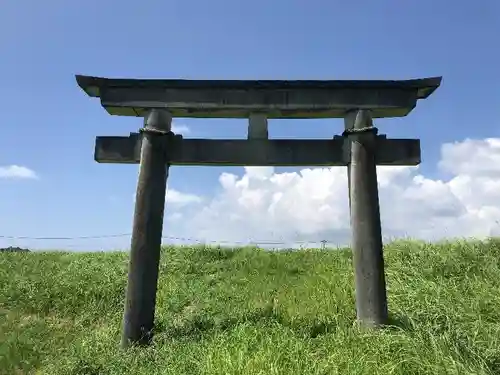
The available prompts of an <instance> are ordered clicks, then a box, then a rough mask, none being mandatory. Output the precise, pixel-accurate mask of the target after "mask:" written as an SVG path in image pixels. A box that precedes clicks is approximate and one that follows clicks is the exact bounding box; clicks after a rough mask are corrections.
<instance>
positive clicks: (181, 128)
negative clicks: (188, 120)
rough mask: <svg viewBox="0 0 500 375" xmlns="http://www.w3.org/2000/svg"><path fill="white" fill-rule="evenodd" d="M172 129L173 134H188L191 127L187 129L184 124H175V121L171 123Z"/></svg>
mask: <svg viewBox="0 0 500 375" xmlns="http://www.w3.org/2000/svg"><path fill="white" fill-rule="evenodd" d="M172 131H173V132H174V133H175V134H189V133H191V129H189V128H188V127H187V126H186V125H182V124H179V125H178V124H176V123H172Z"/></svg>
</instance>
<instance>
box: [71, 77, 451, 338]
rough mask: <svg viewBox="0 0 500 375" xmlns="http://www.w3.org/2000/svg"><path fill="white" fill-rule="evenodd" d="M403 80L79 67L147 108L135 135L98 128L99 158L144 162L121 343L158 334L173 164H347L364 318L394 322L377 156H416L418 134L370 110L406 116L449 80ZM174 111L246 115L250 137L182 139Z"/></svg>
mask: <svg viewBox="0 0 500 375" xmlns="http://www.w3.org/2000/svg"><path fill="white" fill-rule="evenodd" d="M441 79H442V78H441V77H433V78H425V79H414V80H405V81H381V80H379V81H375V80H371V81H208V80H170V79H169V80H154V79H108V78H99V77H90V76H81V75H77V76H76V80H77V83H78V85H79V86H80V87H81V88H82V89H83V90H84V91H85V92H86V93H87V94H88V95H89V96H91V97H98V98H100V99H101V105H102V106H103V107H104V108H105V109H106V110H107V111H108V113H109V114H112V115H119V116H136V117H144V128H142V129H140V131H139V133H131V134H130V135H129V136H124V137H123V136H121V137H120V136H119V137H116V136H111V137H109V136H106V137H97V138H96V146H95V160H96V161H97V162H99V163H130V164H140V168H139V170H140V172H139V181H138V185H137V194H136V203H135V214H134V224H133V233H132V243H131V252H130V265H129V273H128V285H127V296H126V303H125V313H124V320H123V336H122V346H123V347H128V346H130V345H133V344H148V343H150V341H151V339H152V330H153V327H154V310H155V304H156V290H157V282H158V267H159V258H160V246H161V237H162V227H163V212H164V206H165V193H166V181H167V177H168V170H169V167H170V165H232V166H235V165H241V166H347V170H348V177H349V205H350V212H351V228H352V251H353V263H354V272H355V287H356V311H357V320H358V321H359V322H360V323H362V324H363V325H366V326H380V325H383V324H385V323H387V320H388V312H387V296H386V286H385V276H384V260H383V253H382V234H381V224H380V210H379V200H378V187H377V172H376V165H418V164H419V163H420V140H419V139H387V138H386V136H385V135H377V129H376V128H375V127H373V124H372V118H383V117H403V116H406V115H407V114H408V113H410V112H411V111H412V109H413V108H415V106H416V104H417V100H418V99H425V98H427V97H428V96H429V95H431V94H432V93H433V92H434V91H435V90H436V89H437V88H438V87H439V85H440V84H441ZM172 117H197V118H248V119H249V125H248V139H247V140H234V139H229V140H226V139H223V140H214V139H183V137H182V135H176V134H174V133H173V132H172V131H171V122H172ZM276 118H282V119H306V118H343V119H344V127H345V131H344V132H343V134H342V135H339V136H333V137H332V139H327V140H319V139H318V140H302V139H297V140H271V139H268V130H267V120H268V119H276Z"/></svg>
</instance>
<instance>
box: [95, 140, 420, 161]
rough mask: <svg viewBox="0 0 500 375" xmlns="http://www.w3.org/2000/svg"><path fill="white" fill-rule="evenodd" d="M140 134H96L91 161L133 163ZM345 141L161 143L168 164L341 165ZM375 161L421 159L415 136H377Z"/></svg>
mask: <svg viewBox="0 0 500 375" xmlns="http://www.w3.org/2000/svg"><path fill="white" fill-rule="evenodd" d="M141 139H142V138H141V136H140V135H139V134H138V133H131V134H130V136H129V137H115V136H111V137H110V136H105V137H97V138H96V145H95V155H94V157H95V160H96V161H97V162H99V163H117V164H138V163H139V162H140V149H141ZM349 145H350V141H348V140H347V139H345V138H343V137H336V138H335V139H331V140H319V139H318V140H285V139H274V140H260V139H253V140H239V139H238V140H233V139H231V140H226V139H182V137H180V136H176V137H174V138H171V139H170V140H169V141H168V144H167V145H166V148H167V150H168V151H167V152H168V160H169V164H172V165H226V166H346V165H347V164H348V162H349V160H350V147H349ZM376 163H377V164H378V165H418V164H420V140H419V139H387V138H385V137H384V136H379V137H378V138H377V152H376Z"/></svg>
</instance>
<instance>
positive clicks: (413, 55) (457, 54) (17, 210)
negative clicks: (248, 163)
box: [0, 0, 500, 247]
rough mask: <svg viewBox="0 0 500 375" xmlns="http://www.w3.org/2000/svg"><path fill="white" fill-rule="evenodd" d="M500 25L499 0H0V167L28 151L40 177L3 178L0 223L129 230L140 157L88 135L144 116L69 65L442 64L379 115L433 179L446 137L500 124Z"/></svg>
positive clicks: (181, 174) (273, 67)
mask: <svg viewBox="0 0 500 375" xmlns="http://www.w3.org/2000/svg"><path fill="white" fill-rule="evenodd" d="M499 38H500V3H499V2H498V1H494V0H482V1H477V2H472V1H454V2H452V1H430V0H422V1H418V2H417V1H414V2H410V1H408V2H403V1H396V0H392V1H389V0H382V1H377V2H368V1H324V0H322V1H313V0H310V1H307V2H306V1H284V0H275V1H272V2H270V1H262V0H253V1H251V2H250V1H248V2H236V1H227V0H226V1H190V0H183V1H152V0H144V1H142V2H132V1H130V0H125V1H121V2H118V1H115V2H111V1H109V2H103V1H97V0H87V1H84V2H83V1H82V2H69V1H62V0H50V1H45V2H42V1H34V0H32V1H27V0H15V1H14V0H7V1H4V2H2V9H1V12H0V47H1V51H2V58H1V59H0V76H1V79H0V82H1V84H0V99H1V103H2V105H3V108H4V110H3V111H2V114H3V115H2V136H1V137H0V167H1V166H4V167H6V166H10V165H19V166H25V167H27V168H30V169H31V170H33V171H35V172H36V174H37V175H38V176H39V178H38V179H37V180H30V179H9V178H2V179H0V194H1V198H0V235H3V236H34V237H36V236H44V237H45V236H47V237H52V236H85V235H99V234H115V233H127V232H130V231H131V223H132V212H133V199H132V198H131V197H132V196H133V194H134V192H135V185H136V178H137V167H136V166H131V165H104V164H97V163H96V162H94V160H93V148H94V139H95V136H97V135H127V134H128V133H129V132H131V131H136V130H137V129H138V128H139V127H140V126H141V124H142V122H141V119H139V118H123V117H113V116H110V115H108V114H107V113H106V112H105V111H104V109H102V107H101V106H100V103H99V101H98V100H95V99H94V100H92V99H90V98H88V97H87V96H86V95H85V94H84V93H83V92H82V91H81V90H80V89H79V88H78V86H77V85H76V82H75V79H74V75H75V74H86V75H96V76H105V77H127V78H186V79H409V78H420V77H427V76H443V83H442V86H441V87H440V88H439V89H438V90H437V91H436V92H435V93H434V94H433V95H432V96H431V97H430V98H429V99H427V100H425V101H421V102H419V104H418V105H417V108H416V109H415V110H414V112H413V113H411V114H410V115H409V116H408V117H406V118H402V119H392V120H380V121H379V122H378V123H377V126H378V127H379V128H380V129H381V131H382V132H383V133H387V134H388V136H390V137H395V138H398V137H402V138H413V137H420V138H421V140H422V152H423V164H422V166H421V169H420V171H421V173H423V174H425V175H426V176H427V177H429V178H434V179H439V178H441V177H442V178H446V177H447V176H445V175H442V174H441V173H442V172H440V171H439V170H438V169H437V166H436V165H437V164H436V163H437V162H438V160H439V157H440V150H441V145H442V144H443V143H448V142H454V141H458V142H460V141H463V140H464V139H466V138H474V139H483V138H488V137H489V138H495V137H500V127H499V126H498V125H499V124H498V120H497V116H498V115H497V110H498V105H499V103H500V89H499V85H498V84H499V83H500V79H499V71H498V67H499V66H500V49H499V48H498V44H499V42H498V39H499ZM176 123H177V124H178V125H184V126H187V127H189V128H190V133H189V134H188V135H187V136H191V137H207V138H210V137H212V138H243V137H245V136H246V123H245V121H243V120H217V119H216V120H202V119H197V120H190V119H176ZM269 126H270V136H271V137H296V138H300V137H307V138H328V137H331V136H332V135H334V134H339V133H340V132H341V129H342V123H341V121H340V120H338V119H333V120H328V121H325V120H322V121H318V120H310V121H309V120H302V121H272V122H270V125H269ZM287 170H290V169H287ZM222 172H231V173H234V174H236V175H239V176H241V175H242V174H243V173H244V170H243V168H215V167H175V168H172V170H171V173H170V179H169V188H172V189H175V190H178V191H181V192H183V193H186V194H194V195H197V196H202V197H206V199H211V198H210V197H211V196H213V195H214V194H216V193H217V191H218V189H220V185H219V183H218V178H219V176H220V175H221V173H222ZM278 172H279V170H278ZM346 200H347V198H346ZM167 210H168V206H167ZM175 231H176V230H175V226H172V227H169V228H166V230H165V234H166V235H174V236H175V234H176V233H175ZM7 242H8V241H7ZM7 242H5V241H4V242H0V244H2V243H7ZM8 243H9V244H11V243H13V242H12V241H11V242H8ZM15 243H16V244H17V243H19V244H23V242H22V241H20V242H19V241H18V242H15ZM108 244H111V242H109V243H108ZM120 244H121V243H120ZM59 245H60V246H63V244H62V243H61V244H57V246H59ZM111 245H112V244H111ZM40 246H41V247H46V246H51V244H47V243H40Z"/></svg>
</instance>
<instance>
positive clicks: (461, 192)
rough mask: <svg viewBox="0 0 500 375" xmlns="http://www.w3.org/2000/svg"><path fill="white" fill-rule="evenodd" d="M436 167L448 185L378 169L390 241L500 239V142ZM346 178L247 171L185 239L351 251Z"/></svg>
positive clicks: (325, 172) (461, 152)
mask: <svg viewBox="0 0 500 375" xmlns="http://www.w3.org/2000/svg"><path fill="white" fill-rule="evenodd" d="M424 152H425V151H424ZM438 166H439V168H441V169H442V170H443V171H445V172H447V173H451V175H452V176H451V178H450V179H449V180H446V181H445V180H439V179H433V178H429V177H426V176H424V175H422V174H421V173H420V170H419V168H417V167H378V180H379V195H380V205H381V215H382V224H383V232H384V236H385V237H390V238H394V237H402V236H410V237H416V238H421V239H428V240H436V239H441V238H449V237H485V236H490V235H500V139H485V140H465V141H463V142H456V143H453V144H444V145H443V146H442V150H441V160H440V161H439V163H438ZM346 174H347V172H346V168H342V167H335V168H314V169H302V170H301V171H300V172H297V173H276V172H275V171H274V169H273V168H271V167H259V168H245V174H244V175H243V176H242V177H238V176H236V175H233V174H229V173H223V174H222V175H221V176H220V178H219V183H220V187H221V192H220V193H219V194H218V195H217V196H215V197H214V198H213V199H212V200H210V201H208V202H207V203H206V204H205V205H203V206H201V207H200V209H199V210H197V211H196V212H194V213H193V214H192V215H190V218H189V220H188V222H189V228H183V229H184V230H183V232H184V233H185V234H186V235H189V236H190V237H195V236H196V238H200V239H207V240H215V241H217V240H229V241H252V240H253V241H257V240H275V241H276V240H283V241H297V240H299V241H312V242H319V241H321V240H322V239H327V240H328V241H329V242H334V243H336V244H346V243H348V242H349V238H350V225H349V204H348V196H347V194H348V193H347V175H346ZM174 196H175V193H174ZM173 200H175V198H174V199H173ZM180 200H182V199H180ZM188 200H189V199H188ZM197 202H200V201H197Z"/></svg>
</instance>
